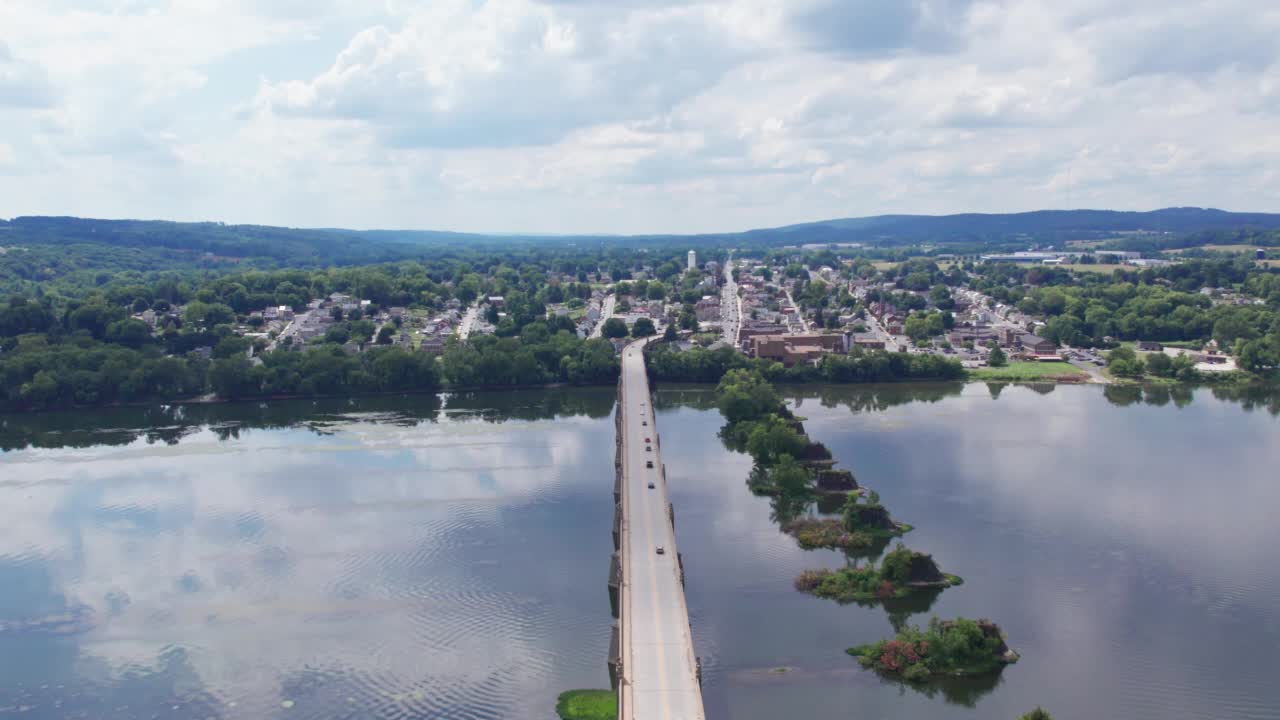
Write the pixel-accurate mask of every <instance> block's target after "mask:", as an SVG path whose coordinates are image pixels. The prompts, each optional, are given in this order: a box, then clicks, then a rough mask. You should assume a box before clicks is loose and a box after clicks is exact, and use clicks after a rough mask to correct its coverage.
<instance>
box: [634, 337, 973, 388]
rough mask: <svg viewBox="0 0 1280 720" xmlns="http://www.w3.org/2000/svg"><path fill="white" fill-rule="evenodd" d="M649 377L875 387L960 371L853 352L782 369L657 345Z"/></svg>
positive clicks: (932, 358)
mask: <svg viewBox="0 0 1280 720" xmlns="http://www.w3.org/2000/svg"><path fill="white" fill-rule="evenodd" d="M648 369H649V374H650V376H651V377H653V378H654V379H655V380H658V381H665V382H697V383H717V382H720V379H721V378H722V377H724V375H725V373H727V372H729V371H730V370H755V371H757V372H759V373H760V374H761V376H762V377H764V378H765V379H767V380H768V381H769V382H773V383H877V382H901V381H905V380H960V379H963V378H964V374H965V373H964V367H963V366H961V365H960V363H959V361H956V360H951V359H949V358H945V357H942V356H940V355H926V354H914V353H891V352H883V351H875V350H872V351H863V350H859V349H855V350H854V351H853V352H852V353H850V354H849V355H836V354H832V355H824V356H823V357H822V358H821V359H820V360H819V361H818V363H817V365H809V364H800V365H795V366H793V367H784V366H783V365H782V363H779V362H773V361H770V360H764V359H759V358H748V357H746V356H744V355H743V354H742V353H739V352H737V351H735V350H734V349H733V348H729V347H721V348H717V349H715V350H707V349H703V348H690V349H689V350H685V351H684V352H679V351H677V350H676V349H675V348H673V347H671V346H669V345H666V344H658V345H656V346H651V348H650V349H649V351H648Z"/></svg>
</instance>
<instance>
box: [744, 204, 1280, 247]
mask: <svg viewBox="0 0 1280 720" xmlns="http://www.w3.org/2000/svg"><path fill="white" fill-rule="evenodd" d="M1244 228H1254V229H1277V228H1280V214H1276V213H1234V212H1227V211H1225V210H1214V209H1211V208H1191V207H1185V208H1165V209H1163V210H1153V211H1150V212H1123V211H1116V210H1037V211H1034V212H1025V213H1009V214H1000V215H988V214H981V213H966V214H962V215H878V216H873V217H862V218H845V219H838V220H822V221H818V222H811V223H803V224H800V225H789V226H787V227H781V228H775V229H770V230H754V231H751V232H749V233H746V234H747V235H750V236H754V237H765V238H770V239H782V238H788V239H789V240H790V242H792V243H796V242H804V243H828V242H877V243H883V244H905V243H920V242H933V243H956V242H977V241H1009V240H1013V239H1017V238H1019V237H1025V238H1027V239H1033V240H1036V241H1041V242H1044V241H1052V240H1071V239H1083V238H1088V237H1104V236H1107V235H1110V234H1114V233H1118V232H1135V231H1150V232H1155V233H1174V234H1189V233H1195V232H1202V231H1206V230H1220V229H1244Z"/></svg>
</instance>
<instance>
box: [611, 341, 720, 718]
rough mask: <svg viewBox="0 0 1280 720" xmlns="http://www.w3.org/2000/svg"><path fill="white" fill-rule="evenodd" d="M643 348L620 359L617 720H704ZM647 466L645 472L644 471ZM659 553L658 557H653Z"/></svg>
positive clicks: (634, 345) (630, 350)
mask: <svg viewBox="0 0 1280 720" xmlns="http://www.w3.org/2000/svg"><path fill="white" fill-rule="evenodd" d="M643 348H644V342H643V341H642V342H636V343H632V344H631V345H628V346H627V347H626V349H624V350H623V354H622V389H621V402H622V405H621V414H622V423H621V430H620V433H621V437H622V466H621V471H622V501H621V502H622V514H621V517H622V527H621V533H620V537H621V543H620V544H621V558H622V560H621V565H622V588H621V592H620V594H621V599H620V605H621V611H620V613H619V614H620V615H621V617H620V623H619V624H620V628H619V640H620V642H619V644H620V648H619V649H620V651H621V652H620V660H621V668H620V676H621V677H620V679H619V688H618V690H619V713H618V716H619V718H620V720H704V718H705V715H704V714H703V708H702V689H701V687H700V686H699V678H698V660H697V656H696V655H694V652H693V636H692V633H691V632H690V630H689V610H688V608H687V607H686V606H685V598H684V583H683V579H682V572H683V570H682V568H681V566H680V556H679V554H678V551H677V549H676V537H675V528H674V520H673V517H672V515H671V510H670V501H669V500H668V499H667V484H666V478H665V475H666V473H665V471H664V470H663V466H662V452H661V447H660V445H659V444H658V442H657V441H658V435H657V427H656V426H655V424H654V415H653V407H652V404H651V397H650V394H649V380H648V378H647V377H646V375H645V367H644V353H643ZM644 423H648V424H647V425H646V424H644ZM646 438H648V440H646ZM646 447H648V448H652V450H646V449H645V448H646ZM649 461H652V462H653V467H652V468H649V467H647V466H646V463H647V462H649ZM650 482H652V483H653V484H654V487H653V489H649V483H650ZM658 547H662V548H663V554H661V555H659V554H658V553H657V548H658Z"/></svg>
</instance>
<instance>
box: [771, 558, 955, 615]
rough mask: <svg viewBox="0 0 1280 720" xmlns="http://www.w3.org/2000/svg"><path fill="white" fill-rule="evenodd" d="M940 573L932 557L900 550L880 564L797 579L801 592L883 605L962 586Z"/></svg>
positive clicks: (806, 574)
mask: <svg viewBox="0 0 1280 720" xmlns="http://www.w3.org/2000/svg"><path fill="white" fill-rule="evenodd" d="M963 582H964V580H962V579H961V578H960V577H959V576H957V575H948V574H946V573H943V572H942V571H941V570H939V569H938V565H937V563H935V562H934V561H933V557H932V556H930V555H926V554H925V553H921V552H912V551H911V550H908V549H907V548H906V546H905V545H903V544H902V543H898V546H897V547H896V548H894V550H893V551H892V552H890V553H888V554H887V555H885V556H884V559H883V560H881V561H880V565H879V566H878V567H877V566H876V565H875V563H867V564H866V565H863V566H861V567H849V568H840V569H838V570H829V569H826V568H823V569H819V570H805V571H804V572H802V573H800V575H799V576H798V577H797V578H796V581H795V586H796V589H797V590H799V591H800V592H806V593H810V594H812V595H817V596H818V597H821V598H828V599H830V600H835V601H837V602H840V603H852V602H857V603H866V602H883V601H886V600H892V599H894V598H906V597H909V596H911V595H913V594H915V593H922V592H936V591H938V590H942V589H945V588H949V587H952V586H954V585H959V584H961V583H963Z"/></svg>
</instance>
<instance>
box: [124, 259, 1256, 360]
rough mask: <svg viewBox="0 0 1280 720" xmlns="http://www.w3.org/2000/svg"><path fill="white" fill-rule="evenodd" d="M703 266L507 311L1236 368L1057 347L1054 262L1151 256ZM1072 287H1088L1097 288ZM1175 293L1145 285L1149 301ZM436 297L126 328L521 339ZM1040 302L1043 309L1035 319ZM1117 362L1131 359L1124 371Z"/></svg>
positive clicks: (1237, 292)
mask: <svg viewBox="0 0 1280 720" xmlns="http://www.w3.org/2000/svg"><path fill="white" fill-rule="evenodd" d="M713 255H714V258H713V259H708V260H706V261H705V262H699V260H698V253H697V251H695V250H689V251H688V252H687V254H686V255H685V256H684V257H681V258H678V259H679V260H683V263H682V267H679V268H675V267H673V264H674V262H675V261H674V260H671V259H669V258H666V257H663V258H655V260H661V261H663V262H645V261H644V260H643V259H641V260H639V261H637V262H636V263H635V264H634V266H633V267H632V268H630V269H629V270H627V271H625V272H619V270H618V269H617V268H616V267H615V268H614V269H613V271H612V272H607V271H605V270H604V269H602V268H601V269H596V270H580V271H579V272H578V273H576V274H569V273H562V272H555V271H547V272H546V273H545V275H544V277H541V278H534V279H533V281H532V282H531V283H530V284H529V287H537V288H539V290H538V291H537V293H536V294H535V295H534V297H532V298H530V297H528V296H527V294H526V293H518V295H519V297H518V298H513V300H514V301H516V302H518V303H519V304H520V306H521V310H520V312H521V315H522V316H523V317H524V318H526V319H527V318H528V317H531V315H530V312H531V309H532V311H534V312H536V313H540V314H541V315H542V316H543V317H545V319H546V320H547V321H549V322H552V323H554V327H557V328H559V329H563V330H569V331H571V332H572V333H574V334H576V336H577V337H578V338H581V339H597V338H603V339H605V340H608V341H609V342H610V343H612V345H613V347H614V350H615V353H616V352H619V351H620V349H621V347H622V346H623V345H624V344H625V343H626V342H627V341H628V338H633V337H646V336H655V335H657V336H662V337H663V339H665V340H666V341H668V342H669V344H670V345H671V346H672V348H673V349H675V350H676V351H684V350H689V349H693V348H704V349H708V350H715V349H717V348H722V347H730V348H733V349H734V350H736V351H738V352H740V353H742V354H743V355H745V356H747V357H749V358H758V359H762V360H765V361H771V362H776V363H780V364H781V365H782V366H783V367H786V368H791V367H795V366H797V365H805V364H809V365H813V364H817V363H819V362H820V361H821V359H822V358H823V357H824V356H827V355H848V354H851V353H853V354H860V353H870V352H877V351H885V352H890V353H908V354H917V355H921V354H923V355H936V356H939V357H941V358H945V359H947V360H954V361H956V362H958V363H959V364H960V365H961V366H962V367H963V368H965V369H966V370H971V371H981V370H982V369H983V368H995V367H999V366H1004V365H1005V364H1007V363H1011V362H1012V363H1023V364H1025V363H1042V364H1043V365H1042V366H1041V367H1043V368H1067V369H1068V372H1067V373H1066V374H1061V373H1060V374H1058V375H1056V376H1055V377H1056V379H1059V380H1063V381H1076V382H1100V383H1107V382H1111V381H1112V380H1114V379H1115V376H1114V375H1113V374H1112V373H1109V372H1107V371H1106V369H1105V368H1106V366H1107V364H1108V362H1107V356H1106V355H1105V354H1104V353H1105V351H1107V350H1114V349H1120V350H1121V351H1122V352H1121V353H1120V354H1119V357H1121V358H1122V359H1124V360H1125V361H1133V360H1139V361H1140V360H1142V359H1143V358H1149V357H1150V356H1152V355H1156V354H1158V355H1164V356H1166V357H1167V358H1168V359H1169V360H1170V364H1169V367H1172V361H1174V360H1177V361H1178V362H1179V363H1181V365H1180V366H1181V367H1189V368H1192V369H1193V370H1194V371H1195V372H1196V373H1202V374H1209V375H1212V374H1221V373H1230V372H1232V371H1235V370H1237V369H1238V368H1239V365H1238V364H1237V359H1236V356H1235V354H1233V353H1231V352H1229V351H1228V349H1229V348H1228V347H1226V346H1228V345H1229V344H1231V343H1232V342H1233V341H1235V340H1236V337H1232V336H1224V337H1216V338H1215V337H1212V335H1214V334H1215V333H1214V328H1213V327H1211V326H1205V327H1204V331H1203V332H1201V335H1202V337H1200V338H1182V337H1176V338H1171V337H1165V336H1164V335H1162V334H1160V333H1157V337H1152V338H1147V337H1134V336H1133V334H1132V331H1130V332H1129V333H1128V335H1129V337H1128V338H1126V339H1123V340H1122V339H1120V338H1118V337H1116V335H1120V334H1122V329H1119V328H1118V329H1116V330H1108V329H1107V328H1108V327H1110V326H1099V327H1098V328H1094V329H1093V332H1092V333H1085V332H1079V331H1076V332H1074V334H1073V336H1071V337H1067V336H1064V332H1062V329H1061V327H1058V326H1057V324H1056V323H1058V320H1057V319H1055V317H1056V318H1058V319H1061V318H1062V317H1064V314H1063V312H1062V311H1063V310H1064V309H1065V306H1063V305H1062V303H1065V300H1064V299H1063V298H1062V297H1060V295H1061V293H1060V292H1059V291H1058V290H1057V289H1056V288H1055V287H1054V286H1053V285H1052V284H1050V283H1046V281H1045V279H1044V277H1042V276H1040V274H1042V273H1044V272H1058V273H1072V272H1073V271H1072V270H1070V269H1064V268H1062V267H1061V265H1062V261H1064V260H1072V261H1073V262H1076V263H1083V264H1082V265H1080V267H1084V268H1088V267H1089V265H1090V264H1093V263H1097V264H1100V265H1108V266H1109V265H1110V264H1111V263H1128V264H1129V265H1128V267H1129V268H1131V271H1133V272H1137V271H1142V270H1145V271H1148V272H1152V271H1154V269H1160V268H1165V269H1167V268H1172V267H1174V266H1175V265H1176V264H1177V263H1178V262H1179V261H1180V259H1178V258H1173V259H1159V262H1158V263H1156V262H1143V261H1145V260H1152V261H1154V260H1156V259H1155V258H1142V257H1140V256H1139V253H1132V252H1128V253H1127V252H1121V251H1115V252H1109V253H1105V254H1102V255H1100V256H1099V257H1097V258H1096V259H1095V257H1094V255H1093V253H1083V254H1082V253H1078V252H1077V253H1073V254H1071V255H1067V254H1063V253H1050V252H1018V253H1011V254H1005V255H979V256H976V257H965V258H959V257H956V256H954V255H940V256H936V257H918V258H914V259H909V260H905V261H902V262H896V263H894V262H883V261H880V262H877V261H872V260H869V259H867V258H865V257H860V256H859V254H858V252H857V250H849V251H847V252H845V253H842V254H837V253H834V252H832V249H831V248H824V249H816V248H808V249H796V250H791V251H787V250H783V251H773V252H770V253H767V254H765V253H754V255H755V256H754V257H748V256H745V255H744V256H741V257H735V252H734V251H722V250H716V251H713ZM1033 273H1034V274H1036V276H1034V277H1033ZM1079 275H1080V276H1082V277H1084V278H1085V279H1086V280H1087V279H1093V280H1096V279H1097V278H1099V277H1102V276H1100V275H1098V274H1096V273H1093V274H1089V273H1084V272H1081V273H1079ZM1020 281H1021V282H1020ZM1073 282H1074V281H1073ZM472 284H473V285H474V286H475V287H476V288H478V289H479V290H480V291H483V290H484V289H485V288H494V287H502V286H503V285H504V283H502V282H498V278H495V277H494V276H492V275H490V276H481V277H479V278H478V279H476V278H475V276H473V282H472ZM1063 284H1067V283H1063ZM1171 284H1172V283H1171V282H1169V281H1164V280H1161V279H1160V278H1155V279H1153V280H1152V286H1153V287H1154V288H1155V289H1156V290H1158V291H1163V290H1165V289H1166V286H1169V285H1171ZM443 285H444V293H443V294H442V295H440V296H438V297H437V298H436V301H435V302H428V303H414V304H409V305H390V306H388V305H385V304H381V303H379V302H376V301H375V300H373V299H370V298H365V297H359V295H358V293H354V292H350V291H348V292H336V291H335V292H331V293H328V294H327V295H324V296H322V297H317V298H306V299H305V301H302V298H301V297H298V298H297V300H296V301H295V304H294V305H288V304H284V305H277V304H270V305H267V306H265V307H261V308H259V309H253V310H250V311H248V312H245V313H242V314H240V313H236V312H234V311H233V310H232V308H229V307H227V306H226V305H222V304H218V303H208V302H203V301H200V300H193V301H191V302H189V303H188V304H186V305H171V304H169V303H166V302H164V301H158V302H155V303H154V304H152V305H149V306H148V305H147V304H146V303H145V302H141V303H140V302H138V301H134V305H133V306H132V309H134V310H137V311H136V312H133V313H132V318H133V319H134V320H135V321H138V322H139V323H142V324H145V325H146V327H147V328H148V330H149V331H150V332H151V333H152V334H153V335H154V336H156V337H161V336H163V335H164V334H165V333H173V332H175V330H176V329H177V328H180V327H184V326H186V327H188V329H189V328H190V327H191V326H192V325H195V326H208V327H213V326H218V325H221V326H223V327H224V328H228V329H229V330H230V332H229V333H225V332H224V333H223V335H224V336H226V335H229V336H230V342H228V338H226V337H224V339H223V341H222V342H221V343H219V344H220V345H223V346H224V347H223V349H222V350H221V351H219V352H217V353H215V348H214V347H213V346H211V345H201V346H196V347H193V348H191V349H190V352H192V353H195V354H196V355H198V356H201V357H204V358H210V357H213V356H224V357H225V356H227V355H228V354H229V353H228V352H227V350H226V346H228V345H229V346H230V347H231V348H233V349H236V350H238V351H242V352H243V353H244V357H245V358H247V359H248V360H249V361H250V363H252V364H255V365H258V364H261V363H262V361H263V360H262V358H263V357H264V356H265V355H266V354H267V353H271V352H275V351H278V350H293V351H297V350H302V349H304V348H310V347H316V346H322V345H336V346H338V347H340V348H341V349H342V351H343V352H344V353H347V354H349V355H357V354H359V353H362V352H364V351H365V350H367V349H369V348H372V347H378V346H391V347H398V348H401V349H403V350H406V351H412V352H420V353H427V354H433V355H442V354H443V353H444V352H445V350H446V348H447V347H449V346H450V344H451V343H463V342H466V341H468V340H473V339H475V338H478V337H482V336H486V335H495V334H496V335H499V336H509V335H512V334H515V333H518V332H519V330H520V327H519V326H517V325H516V324H515V320H517V319H519V318H513V314H512V313H509V310H510V308H509V307H508V302H507V298H506V297H504V296H503V295H489V294H484V293H483V292H477V291H476V290H475V289H472V290H469V291H465V292H464V291H461V288H458V287H452V286H453V285H454V283H452V282H450V281H446V282H445V283H444V284H443ZM1268 287H1270V286H1268ZM450 291H453V292H450ZM1053 293H1058V295H1053ZM1170 293H1172V290H1170ZM1177 295H1178V296H1177V297H1176V298H1174V300H1175V301H1176V302H1180V303H1184V304H1187V305H1188V306H1189V307H1192V308H1195V309H1196V310H1197V311H1207V310H1211V309H1213V308H1216V307H1225V308H1245V309H1247V308H1253V307H1258V308H1261V307H1262V306H1265V305H1266V300H1265V299H1263V298H1262V297H1259V296H1256V295H1253V294H1250V293H1249V292H1248V290H1247V289H1246V288H1241V287H1228V288H1222V287H1211V286H1207V285H1206V286H1203V287H1199V288H1196V290H1195V292H1194V293H1186V292H1181V293H1178V294H1177ZM468 296H474V297H472V298H471V299H470V302H467V301H466V300H464V298H467V297H468ZM1041 296H1043V298H1042V299H1043V300H1044V305H1045V306H1044V307H1040V306H1039V305H1038V303H1039V302H1040V301H1039V300H1037V298H1041ZM1015 299H1016V301H1015ZM144 306H145V309H139V308H143V307H144ZM1055 309H1056V310H1057V312H1054V310H1055ZM521 322H523V320H522V321H521ZM1227 324H1228V325H1230V322H1228V323H1227ZM1166 334H1167V333H1166ZM1244 337H1245V336H1243V335H1242V336H1241V338H1244ZM1196 340H1202V342H1197V341H1196ZM1162 341H1169V342H1167V343H1166V342H1162ZM1237 349H1238V348H1237ZM1126 351H1132V357H1130V355H1129V354H1128V353H1127V352H1126ZM1064 363H1065V365H1064ZM1153 367H1165V363H1164V362H1163V361H1160V362H1154V363H1153ZM1071 368H1074V370H1072V369H1071ZM1045 372H1046V374H1048V371H1047V370H1046V371H1045Z"/></svg>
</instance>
